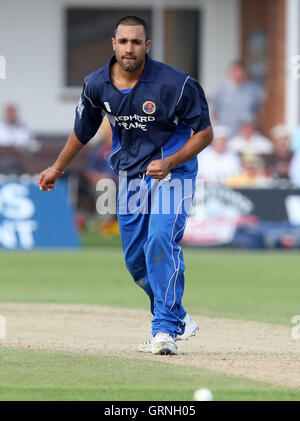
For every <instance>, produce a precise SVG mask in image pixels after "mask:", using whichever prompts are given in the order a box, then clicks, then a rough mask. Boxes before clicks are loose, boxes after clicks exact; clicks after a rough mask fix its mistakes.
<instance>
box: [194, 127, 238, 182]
mask: <svg viewBox="0 0 300 421" xmlns="http://www.w3.org/2000/svg"><path fill="white" fill-rule="evenodd" d="M229 136H230V129H229V128H228V127H222V126H217V127H214V140H213V142H212V144H211V145H210V146H208V147H207V148H206V149H204V151H202V152H201V153H200V154H199V155H198V177H199V178H204V180H205V181H206V182H207V183H225V181H226V179H227V178H228V177H229V176H232V175H234V174H238V173H239V172H240V171H241V165H240V158H239V156H238V155H237V154H236V153H235V152H231V151H228V150H227V142H228V138H229Z"/></svg>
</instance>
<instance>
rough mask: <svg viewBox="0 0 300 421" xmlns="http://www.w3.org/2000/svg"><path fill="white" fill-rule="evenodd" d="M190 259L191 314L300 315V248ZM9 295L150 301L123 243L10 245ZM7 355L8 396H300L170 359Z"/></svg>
mask: <svg viewBox="0 0 300 421" xmlns="http://www.w3.org/2000/svg"><path fill="white" fill-rule="evenodd" d="M185 262H186V290H185V295H184V305H185V307H186V308H187V309H188V310H189V312H190V313H191V314H193V313H194V314H203V315H208V316H216V317H229V318H236V319H242V320H254V321H264V322H271V323H272V322H273V323H282V324H286V325H290V324H291V318H292V316H293V315H296V314H299V311H300V309H299V286H298V282H299V253H296V252H292V253H285V252H283V253H278V252H277V253H276V252H274V253H273V252H266V253H259V252H244V251H230V250H227V251H223V250H214V251H208V250H185ZM1 301H2V302H5V301H6V302H9V301H13V302H15V301H19V302H52V303H82V304H84V303H86V304H99V305H106V306H118V307H122V306H123V307H129V308H148V301H147V297H145V294H144V292H143V291H142V290H140V289H139V288H138V287H137V286H136V285H135V284H134V282H133V281H132V280H131V278H130V275H129V273H128V272H127V269H126V268H125V264H124V261H123V255H122V252H121V250H120V249H118V248H117V247H116V248H113V249H105V248H99V249H89V250H83V251H79V252H54V251H45V252H28V253H24V252H20V253H15V252H11V253H8V252H2V253H1V254H0V302H1ZM0 313H1V304H0ZM0 345H1V344H0ZM0 359H1V375H0V399H1V400H192V394H193V392H194V390H195V389H198V388H199V387H202V385H203V384H204V385H205V387H208V388H210V389H211V390H212V391H213V393H214V396H215V399H216V400H300V392H299V390H295V389H290V388H276V387H272V386H270V385H268V384H264V383H261V382H255V381H251V380H248V379H243V378H235V377H232V376H227V375H223V374H220V373H214V372H211V371H208V370H203V369H195V368H190V367H180V366H176V367H174V368H173V365H172V367H171V366H170V364H165V363H163V362H159V363H157V362H149V361H136V360H128V359H125V358H116V357H114V358H110V357H103V356H91V355H68V354H63V353H54V352H44V351H33V350H6V349H4V348H2V349H1V348H0Z"/></svg>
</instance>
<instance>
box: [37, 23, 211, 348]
mask: <svg viewBox="0 0 300 421" xmlns="http://www.w3.org/2000/svg"><path fill="white" fill-rule="evenodd" d="M150 45H151V41H150V40H149V39H148V30H147V25H146V23H145V22H144V21H143V20H142V19H140V18H138V17H136V16H126V17H124V18H122V19H121V20H119V21H118V22H117V24H116V26H115V29H114V36H113V38H112V47H113V50H114V55H113V57H112V58H111V59H110V61H109V63H108V64H107V65H106V66H105V67H103V68H101V69H98V70H96V71H94V72H93V73H91V74H89V75H88V76H87V77H86V78H85V81H84V86H83V91H82V95H81V98H80V101H79V104H78V105H77V107H76V117H75V125H74V130H73V131H72V133H71V135H70V137H69V139H68V140H67V142H66V144H65V146H64V148H63V149H62V151H61V153H60V154H59V156H58V158H57V160H56V161H55V162H54V163H53V165H52V166H51V167H49V168H48V169H46V170H45V171H43V172H42V173H41V174H40V178H39V182H38V184H39V187H40V190H41V191H51V189H54V188H55V182H56V180H57V179H58V178H59V177H61V175H62V174H63V173H64V171H65V169H66V167H67V166H68V164H69V163H70V162H71V160H72V158H73V157H74V156H75V155H76V154H77V153H78V152H79V151H80V150H81V148H82V147H83V146H84V145H85V144H86V143H87V142H88V141H89V140H90V139H91V138H92V137H93V136H94V135H95V133H96V132H97V130H98V128H99V126H100V124H101V122H102V120H103V117H104V116H105V115H107V117H108V120H109V122H110V125H111V128H112V133H113V146H112V152H111V154H110V156H109V158H108V164H109V166H110V167H111V168H112V169H113V170H114V171H115V172H116V174H118V175H119V193H118V206H117V208H118V210H117V213H118V221H119V229H120V235H121V240H122V246H123V250H124V255H125V262H126V266H127V268H128V270H129V271H130V273H131V275H132V277H133V279H134V281H135V282H136V284H137V285H139V286H140V287H142V288H143V289H144V291H145V292H146V293H147V295H148V296H149V298H150V305H151V312H152V314H153V319H152V339H151V340H149V341H145V342H144V343H141V344H139V346H138V349H139V350H140V351H143V352H151V353H153V354H161V355H168V354H177V353H178V349H177V343H176V341H177V340H179V339H188V338H190V337H191V336H194V335H195V334H196V333H197V331H198V329H199V327H198V326H197V324H196V323H195V322H194V320H193V319H192V318H191V316H189V315H188V314H187V313H186V311H185V309H184V308H183V306H182V303H181V301H182V296H183V292H184V269H185V266H184V260H183V254H182V249H181V247H180V246H179V242H180V240H181V239H182V236H183V233H184V228H185V224H186V220H187V217H188V212H189V208H190V206H191V203H192V197H193V193H194V188H195V178H196V174H197V170H198V167H197V155H198V154H199V152H201V151H202V150H203V149H204V148H205V147H207V146H208V145H209V144H210V143H211V141H212V138H213V132H212V128H211V123H210V119H209V111H208V106H207V102H206V99H205V95H204V92H203V90H202V88H201V87H200V85H199V83H198V82H197V81H196V80H195V79H193V78H192V77H190V76H189V75H187V74H185V73H183V72H180V71H178V70H176V69H174V68H172V67H170V66H168V65H166V64H163V63H160V62H157V61H155V60H152V59H151V58H150V56H149V55H148V53H149V50H150ZM170 183H172V184H170ZM169 185H172V188H167V187H168V186H169ZM186 186H187V188H183V187H186ZM163 202H164V203H163Z"/></svg>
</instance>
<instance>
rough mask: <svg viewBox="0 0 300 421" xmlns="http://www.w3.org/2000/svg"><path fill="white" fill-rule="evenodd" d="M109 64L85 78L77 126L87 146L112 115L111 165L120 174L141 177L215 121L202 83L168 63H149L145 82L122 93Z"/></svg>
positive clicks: (113, 58) (142, 81)
mask: <svg viewBox="0 0 300 421" xmlns="http://www.w3.org/2000/svg"><path fill="white" fill-rule="evenodd" d="M115 61H116V58H115V56H113V57H112V58H111V59H110V61H109V63H108V64H107V65H106V66H105V67H103V68H101V69H98V70H96V71H94V72H93V73H91V74H89V75H88V76H87V77H86V78H85V81H84V86H83V91H82V94H81V97H80V100H79V104H78V105H77V107H76V117H75V126H74V130H75V133H76V136H77V137H78V139H79V140H80V142H82V143H83V144H85V143H87V142H88V141H89V140H90V139H91V138H92V137H93V136H94V135H95V134H96V132H97V130H98V128H99V126H100V124H101V122H102V119H103V117H104V116H105V114H106V115H107V117H108V119H109V122H110V125H111V128H112V133H113V147H112V152H111V154H110V156H109V158H108V164H109V166H110V167H111V168H112V169H113V170H114V171H115V172H116V174H119V172H120V171H127V175H128V176H129V177H130V176H137V175H139V174H142V173H144V172H145V171H146V169H147V166H148V164H149V163H150V162H151V161H153V160H155V159H161V158H165V157H167V156H169V155H172V154H173V153H174V152H176V151H177V150H178V149H180V148H181V147H182V146H183V145H184V144H185V143H186V142H187V140H188V139H189V138H190V137H191V129H192V130H193V131H194V132H195V133H196V132H199V131H201V130H204V129H205V128H206V127H208V126H209V125H210V124H211V123H210V119H209V110H208V105H207V101H206V98H205V94H204V92H203V89H202V88H201V86H200V85H199V83H198V82H197V81H196V80H195V79H193V78H192V77H190V76H189V75H187V74H186V73H183V72H180V71H178V70H176V69H174V68H172V67H170V66H168V65H167V64H164V63H160V62H158V61H155V60H152V59H151V58H150V56H148V55H146V63H145V68H144V71H143V73H142V75H141V78H140V80H139V81H138V82H137V83H136V85H135V86H134V88H132V89H131V91H129V92H127V93H124V92H121V91H119V90H118V89H117V88H116V87H115V86H114V85H113V83H112V80H111V77H110V67H111V65H112V64H113V63H114V62H115Z"/></svg>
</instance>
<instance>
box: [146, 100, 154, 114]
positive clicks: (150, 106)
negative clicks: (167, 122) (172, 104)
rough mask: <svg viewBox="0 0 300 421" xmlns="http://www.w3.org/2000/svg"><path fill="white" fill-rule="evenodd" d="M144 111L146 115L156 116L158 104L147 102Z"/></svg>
mask: <svg viewBox="0 0 300 421" xmlns="http://www.w3.org/2000/svg"><path fill="white" fill-rule="evenodd" d="M143 111H144V113H145V114H154V113H155V111H156V104H155V102H153V101H145V102H144V103H143Z"/></svg>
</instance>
